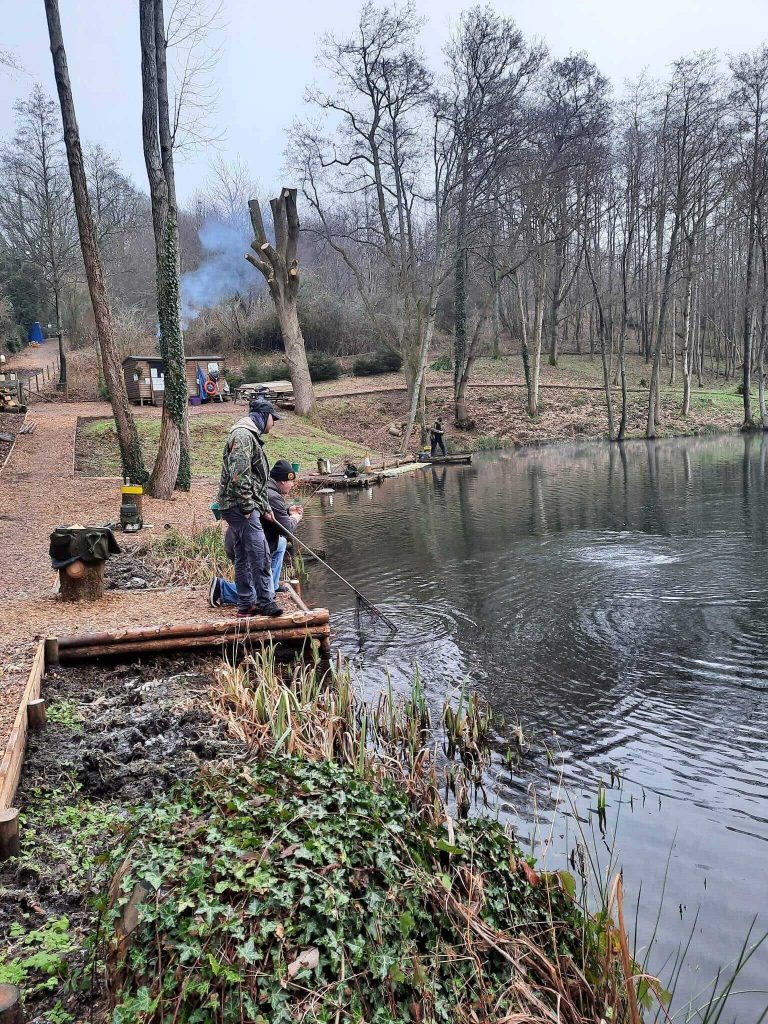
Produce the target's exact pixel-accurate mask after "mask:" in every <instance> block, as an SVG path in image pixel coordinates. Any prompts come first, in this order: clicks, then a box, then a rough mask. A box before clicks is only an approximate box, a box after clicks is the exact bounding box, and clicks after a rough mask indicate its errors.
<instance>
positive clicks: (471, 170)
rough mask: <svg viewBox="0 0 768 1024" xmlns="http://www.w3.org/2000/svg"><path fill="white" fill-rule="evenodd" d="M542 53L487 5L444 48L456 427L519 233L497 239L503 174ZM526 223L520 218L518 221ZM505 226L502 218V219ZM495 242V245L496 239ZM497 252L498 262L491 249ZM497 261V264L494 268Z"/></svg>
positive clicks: (517, 141)
mask: <svg viewBox="0 0 768 1024" xmlns="http://www.w3.org/2000/svg"><path fill="white" fill-rule="evenodd" d="M545 56H546V51H545V50H544V48H543V47H542V46H540V45H533V46H531V45H529V44H528V43H527V42H526V41H525V39H524V37H523V34H522V32H520V30H519V29H518V28H517V27H516V25H515V23H514V22H513V21H512V19H510V18H503V17H500V16H499V15H497V14H495V13H494V12H493V11H491V10H490V8H487V7H485V8H484V7H479V6H476V7H473V8H471V9H470V10H469V11H468V12H466V13H465V14H464V15H463V16H462V18H461V21H460V24H459V27H458V30H457V32H456V35H455V37H454V39H453V41H452V43H451V45H450V46H449V47H448V50H447V59H448V65H449V69H450V78H449V91H448V96H447V101H446V111H447V116H448V118H449V122H450V129H451V133H452V140H451V141H452V145H453V147H454V149H455V167H456V187H455V191H454V197H455V209H454V211H453V215H454V219H455V224H456V228H455V256H454V398H455V406H456V408H455V420H456V425H457V426H464V425H466V424H467V422H468V416H467V410H466V388H467V384H468V382H469V378H470V375H471V371H472V365H473V363H474V360H475V358H476V354H477V347H478V344H479V340H480V337H481V336H482V334H483V332H484V330H485V327H486V325H487V323H488V321H489V320H490V319H491V317H492V314H493V310H494V309H495V308H496V302H497V295H498V290H499V288H500V287H501V284H502V282H503V280H504V278H505V277H507V276H508V275H509V274H511V273H513V272H514V270H515V266H516V262H515V256H516V250H517V249H518V248H519V244H518V243H519V232H515V231H513V232H511V233H509V232H507V231H504V232H503V238H502V237H500V232H499V230H498V228H499V224H498V221H499V212H500V199H501V198H502V194H501V193H502V185H501V182H502V178H503V176H506V177H507V178H509V176H510V174H511V173H513V171H512V168H511V166H510V165H511V164H512V163H513V162H514V163H516V162H517V161H519V159H520V153H521V152H522V151H523V150H524V148H525V145H526V143H527V142H528V141H529V138H530V130H531V124H532V119H531V118H530V116H529V113H528V110H527V108H526V94H527V92H528V91H529V89H530V88H531V86H532V84H533V83H534V81H535V79H536V76H537V75H538V73H539V72H540V70H541V68H542V66H543V63H544V60H545ZM520 221H521V223H523V224H524V223H525V221H526V217H525V216H523V217H521V218H520ZM505 227H509V218H506V219H505ZM483 236H485V237H486V238H488V237H489V236H490V237H491V238H493V240H494V242H493V244H492V245H491V246H490V247H488V248H486V247H485V246H483V249H484V252H485V255H490V256H491V262H492V263H494V264H495V266H494V270H493V272H492V274H491V281H492V284H491V287H490V289H489V290H488V292H487V294H486V298H485V301H484V302H483V304H482V308H481V311H480V314H479V316H478V322H477V324H476V327H475V330H474V333H473V335H472V341H471V343H470V344H469V347H468V345H467V309H466V304H467V274H468V269H469V267H468V264H469V256H470V249H471V246H472V244H473V241H474V240H475V238H477V240H478V242H480V243H481V244H482V241H481V239H482V237H483ZM499 243H500V244H499ZM499 251H503V255H500V260H499V261H498V263H497V261H496V259H495V258H494V254H495V253H497V252H499ZM499 263H500V265H498V264H499Z"/></svg>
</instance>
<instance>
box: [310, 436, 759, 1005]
mask: <svg viewBox="0 0 768 1024" xmlns="http://www.w3.org/2000/svg"><path fill="white" fill-rule="evenodd" d="M767 453H768V444H767V443H766V440H765V438H763V437H745V438H742V437H729V438H708V439H687V440H680V441H670V442H661V443H656V444H646V443H643V442H634V443H631V444H627V445H625V446H623V448H619V447H617V446H607V445H606V446H603V445H594V444H585V445H580V446H579V445H577V446H568V447H559V448H548V449H540V450H531V451H525V452H519V453H518V452H516V453H502V454H500V455H498V456H494V457H491V456H488V457H484V458H479V459H476V461H475V464H473V465H472V466H471V467H450V468H442V469H429V470H425V471H423V472H420V473H417V474H416V475H414V476H405V477H398V478H394V479H391V480H388V481H386V482H385V484H384V485H383V486H382V487H381V488H380V489H377V490H375V491H372V492H362V493H354V494H353V493H350V494H349V495H342V494H339V495H336V497H335V500H334V504H333V507H332V508H329V509H326V510H321V509H320V506H319V501H317V500H316V501H315V502H314V503H313V505H312V506H311V509H310V511H311V512H312V514H310V515H308V520H307V539H308V540H310V543H311V542H312V541H314V542H315V543H317V544H318V545H320V546H322V547H325V548H326V550H327V552H328V556H329V558H330V560H331V561H332V563H333V564H334V565H336V566H337V567H338V568H339V569H340V571H341V572H343V573H345V574H346V575H348V576H349V578H350V579H351V580H352V581H353V582H355V583H356V585H358V586H360V588H361V589H362V590H363V591H364V592H365V593H366V594H367V595H368V596H369V597H370V598H371V599H372V600H373V601H375V602H376V603H378V604H381V605H382V607H383V608H384V610H385V611H386V613H387V614H388V615H389V616H390V617H391V618H393V619H394V620H395V621H397V622H398V623H399V624H400V627H401V629H400V632H399V633H398V634H397V636H395V637H394V638H393V637H389V636H388V635H387V634H386V631H379V632H373V633H369V632H367V633H365V635H362V636H361V634H360V633H359V631H358V630H357V629H356V626H355V617H354V613H353V607H352V605H351V603H350V600H349V596H348V593H346V592H345V591H344V589H343V588H342V587H341V585H340V584H337V582H336V581H335V580H334V579H333V578H332V577H330V576H328V577H327V576H326V575H325V574H324V573H323V572H322V570H321V569H316V570H313V575H312V580H311V585H310V592H311V589H312V588H314V589H315V592H316V593H317V594H318V595H322V599H323V601H324V602H327V603H328V604H329V605H330V607H331V608H332V610H333V612H334V623H335V625H336V627H337V630H338V637H337V639H338V642H339V643H340V645H341V647H342V648H343V649H344V650H345V652H346V653H348V654H350V655H354V656H356V657H358V658H359V659H360V660H361V661H362V663H363V664H364V677H365V681H366V685H367V686H369V687H370V688H371V689H377V688H378V687H379V686H380V684H381V683H382V682H383V680H384V677H385V672H386V669H387V668H389V670H390V671H391V672H392V673H393V675H394V678H395V680H396V682H397V684H398V685H400V686H402V687H405V686H406V685H407V682H408V679H409V677H410V672H411V666H412V664H413V662H414V661H415V660H418V662H419V665H420V667H421V670H422V674H423V676H424V678H425V680H426V683H427V686H428V688H429V692H430V695H431V699H432V700H433V701H434V703H435V705H436V706H437V705H440V704H441V702H442V699H443V696H444V694H445V692H446V688H447V687H449V686H451V685H460V684H461V681H462V680H463V679H465V678H466V677H469V678H470V679H471V681H472V685H473V686H474V687H475V688H477V689H478V690H479V691H480V692H481V693H482V694H483V695H484V696H485V697H486V698H487V699H488V700H489V701H490V702H491V703H492V704H493V706H494V708H496V709H497V710H498V711H499V712H501V713H503V714H505V715H506V716H507V717H508V718H511V719H519V720H520V721H521V722H522V724H523V726H524V728H525V729H526V731H528V732H530V733H532V734H534V735H535V736H537V737H538V738H539V740H540V742H542V743H544V742H546V743H547V745H549V746H550V747H552V748H553V749H556V750H557V751H558V755H559V763H560V765H561V769H560V770H561V772H562V776H563V779H564V782H565V785H566V787H567V789H568V791H569V793H571V794H573V799H574V800H575V801H576V803H577V806H578V807H579V809H580V811H581V812H582V814H583V816H584V817H585V819H587V820H590V817H591V816H590V813H589V807H590V804H591V803H594V786H595V785H596V782H597V780H598V779H601V778H602V779H605V778H606V777H607V776H608V774H609V773H610V771H611V770H619V771H621V773H622V774H623V777H624V784H623V789H622V790H621V792H619V791H618V790H613V791H612V792H611V793H610V794H609V803H610V804H611V811H612V813H613V815H614V817H615V815H616V814H617V813H618V812H619V810H620V818H621V821H620V827H619V837H618V859H619V863H620V864H621V865H622V866H623V867H624V870H625V874H626V879H627V884H628V886H629V887H633V886H634V887H635V888H636V887H637V885H638V884H640V883H642V887H643V901H642V905H643V909H642V912H641V921H640V925H641V929H640V931H641V936H643V937H644V938H647V937H648V936H649V935H650V933H651V927H652V923H653V918H654V916H655V912H656V907H657V898H658V893H659V892H660V890H661V887H662V884H663V880H664V875H665V867H666V862H667V857H668V855H669V854H670V850H671V851H672V852H671V861H670V875H669V879H668V882H667V896H666V900H665V904H664V909H663V912H662V918H661V925H660V928H659V931H658V938H657V943H656V947H657V948H656V949H655V950H654V963H655V965H656V967H657V968H660V965H661V964H662V963H663V961H664V959H665V957H666V956H667V955H669V953H670V951H672V950H674V948H675V947H676V945H677V943H678V942H680V941H684V940H685V938H686V937H687V935H688V932H689V931H690V930H691V928H693V927H694V919H695V916H696V914H697V912H698V920H697V921H696V924H695V932H696V936H695V940H694V944H693V947H692V952H691V959H690V966H689V968H688V970H687V972H686V974H685V976H684V978H683V980H682V982H681V986H680V991H681V992H682V991H683V990H685V992H686V994H689V995H691V996H692V995H693V994H695V993H696V992H697V991H698V990H699V989H700V988H701V987H702V986H703V985H704V984H705V983H706V981H707V980H708V979H709V978H710V976H712V975H713V974H714V972H715V970H716V968H717V967H718V966H719V965H720V964H722V963H724V962H725V961H727V960H728V959H729V958H731V957H733V956H734V955H735V954H736V953H737V952H738V949H739V947H740V944H741V941H742V940H743V938H744V936H745V934H746V931H747V928H748V927H749V923H750V921H751V919H752V917H753V915H754V914H755V913H756V912H758V911H763V910H764V904H765V898H766V893H767V892H768V884H767V883H768V842H766V840H768V796H767V794H766V786H765V780H766V774H767V773H768V728H767V727H768V693H767V691H768V597H766V592H765V580H766V570H767V569H768V524H767V523H766V508H765V499H766V456H767ZM555 781H556V780H555ZM490 782H491V789H492V792H493V794H494V799H495V800H496V802H497V806H498V808H499V811H500V813H502V814H515V815H516V816H517V817H518V819H519V824H518V827H519V829H520V831H521V832H522V833H526V832H532V831H534V829H533V826H532V820H533V816H532V810H533V803H532V798H531V791H532V787H533V789H535V791H536V792H537V793H538V794H539V801H538V805H539V811H541V810H542V808H543V809H544V813H545V815H547V814H548V813H550V807H551V805H550V804H549V803H548V801H547V799H546V794H547V793H548V792H549V790H550V787H551V785H552V783H553V770H552V767H551V765H550V764H549V763H548V761H547V759H546V757H543V756H538V757H534V758H532V759H531V761H530V763H529V764H527V765H526V766H525V768H524V769H523V770H522V771H520V772H518V773H516V774H515V775H514V777H513V776H511V775H510V773H509V772H508V771H507V770H506V769H503V768H502V767H501V763H500V759H499V765H498V767H494V769H492V771H491V778H490ZM611 798H612V799H611ZM556 823H557V826H558V827H557V830H556V834H555V836H554V850H552V851H550V856H551V857H554V858H557V857H560V858H562V857H564V856H565V855H566V854H567V852H568V850H569V849H570V847H571V846H572V845H573V841H574V833H573V828H572V823H570V822H569V820H568V818H567V816H557V818H556ZM765 909H766V916H765V918H764V919H763V921H762V925H763V927H764V928H766V927H768V908H765ZM766 977H768V947H766V948H765V949H764V950H761V951H760V952H759V953H758V954H757V955H756V956H755V958H754V959H753V961H752V963H751V965H750V970H749V971H748V972H747V974H746V975H745V977H744V981H745V982H746V984H745V985H744V986H743V987H752V988H758V989H759V988H762V989H765V988H766V987H768V986H767V985H766V982H765V978H766ZM764 1005H765V999H762V998H759V997H755V996H744V997H742V998H741V1000H740V1002H739V1004H738V1010H739V1014H738V1019H739V1020H743V1021H751V1020H756V1019H757V1016H758V1015H759V1013H758V1012H756V1010H755V1008H756V1007H757V1006H759V1007H760V1008H761V1009H762V1007H763V1006H764ZM732 1017H733V1014H731V1017H729V1019H732Z"/></svg>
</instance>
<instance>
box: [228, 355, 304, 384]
mask: <svg viewBox="0 0 768 1024" xmlns="http://www.w3.org/2000/svg"><path fill="white" fill-rule="evenodd" d="M227 380H229V381H230V383H229V386H230V387H232V382H231V380H230V377H229V375H228V376H227ZM265 380H290V374H289V373H288V367H287V366H286V365H285V364H284V363H280V364H276V363H273V362H267V361H265V360H257V359H248V360H247V361H246V362H245V363H243V369H242V381H241V383H242V384H259V383H260V382H261V381H265Z"/></svg>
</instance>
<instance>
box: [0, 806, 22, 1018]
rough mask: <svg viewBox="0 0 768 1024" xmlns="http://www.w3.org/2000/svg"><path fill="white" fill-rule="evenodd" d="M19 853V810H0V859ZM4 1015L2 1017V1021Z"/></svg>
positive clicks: (11, 808)
mask: <svg viewBox="0 0 768 1024" xmlns="http://www.w3.org/2000/svg"><path fill="white" fill-rule="evenodd" d="M18 855H19V812H18V810H17V809H16V808H15V807H7V808H6V809H5V810H0V860H8V858H9V857H18ZM1 1021H2V1017H0V1022H1Z"/></svg>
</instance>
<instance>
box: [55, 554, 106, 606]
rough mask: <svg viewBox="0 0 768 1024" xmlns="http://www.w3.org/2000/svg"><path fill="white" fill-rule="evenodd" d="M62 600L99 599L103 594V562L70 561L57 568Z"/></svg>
mask: <svg viewBox="0 0 768 1024" xmlns="http://www.w3.org/2000/svg"><path fill="white" fill-rule="evenodd" d="M59 581H60V585H61V599H62V601H99V600H100V599H101V598H102V597H103V596H104V563H103V562H87V563H86V562H80V561H77V562H72V564H71V565H68V566H66V567H65V568H64V569H59Z"/></svg>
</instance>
